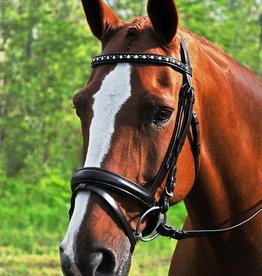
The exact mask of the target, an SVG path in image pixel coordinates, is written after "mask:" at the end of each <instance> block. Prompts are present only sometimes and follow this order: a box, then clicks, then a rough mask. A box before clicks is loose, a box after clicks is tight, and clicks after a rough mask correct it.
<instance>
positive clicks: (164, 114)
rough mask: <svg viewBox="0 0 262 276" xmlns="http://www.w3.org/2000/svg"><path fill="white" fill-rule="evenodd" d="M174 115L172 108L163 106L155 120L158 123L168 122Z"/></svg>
mask: <svg viewBox="0 0 262 276" xmlns="http://www.w3.org/2000/svg"><path fill="white" fill-rule="evenodd" d="M171 115H172V110H170V109H168V108H162V109H160V110H158V111H157V112H156V114H155V116H154V118H153V122H154V123H155V124H157V123H166V122H167V121H168V120H169V119H170V117H171Z"/></svg>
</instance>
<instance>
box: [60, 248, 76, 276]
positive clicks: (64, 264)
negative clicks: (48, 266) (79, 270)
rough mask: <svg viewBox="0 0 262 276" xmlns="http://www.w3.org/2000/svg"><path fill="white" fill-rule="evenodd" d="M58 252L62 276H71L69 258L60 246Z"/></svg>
mask: <svg viewBox="0 0 262 276" xmlns="http://www.w3.org/2000/svg"><path fill="white" fill-rule="evenodd" d="M59 251H60V260H61V268H62V271H63V274H64V275H68V276H69V275H73V274H72V273H71V271H70V268H71V265H72V263H71V260H70V258H69V257H68V256H67V255H66V254H65V253H64V249H63V247H62V246H60V247H59Z"/></svg>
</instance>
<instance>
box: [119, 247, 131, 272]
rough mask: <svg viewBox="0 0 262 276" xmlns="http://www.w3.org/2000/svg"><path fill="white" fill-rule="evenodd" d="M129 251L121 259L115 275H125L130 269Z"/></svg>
mask: <svg viewBox="0 0 262 276" xmlns="http://www.w3.org/2000/svg"><path fill="white" fill-rule="evenodd" d="M131 258H132V256H131V253H130V252H129V253H128V254H127V255H126V256H125V258H124V259H123V260H122V262H121V264H120V266H119V268H118V270H117V273H116V275H117V276H127V275H128V272H129V270H130V267H131Z"/></svg>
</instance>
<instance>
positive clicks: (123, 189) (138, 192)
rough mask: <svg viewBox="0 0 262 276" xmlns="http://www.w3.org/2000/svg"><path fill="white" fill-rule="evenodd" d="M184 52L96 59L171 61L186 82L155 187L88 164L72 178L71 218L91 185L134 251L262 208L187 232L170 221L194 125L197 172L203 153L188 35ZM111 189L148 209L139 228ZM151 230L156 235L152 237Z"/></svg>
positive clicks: (195, 233)
mask: <svg viewBox="0 0 262 276" xmlns="http://www.w3.org/2000/svg"><path fill="white" fill-rule="evenodd" d="M180 54H181V61H179V60H177V59H175V58H172V57H169V56H163V55H156V54H145V53H115V54H108V55H99V56H96V57H94V58H93V59H92V60H91V65H92V67H93V68H94V67H97V66H101V65H104V64H111V63H114V64H115V63H135V64H139V63H140V64H154V65H159V66H169V67H171V68H172V69H174V70H175V71H177V72H179V73H181V74H182V75H183V83H182V87H181V89H180V92H179V100H178V108H177V115H176V121H175V126H174V131H173V134H172V138H171V140H170V144H169V146H168V150H167V153H166V155H165V158H164V160H163V163H162V165H161V167H160V169H159V171H158V173H157V174H156V176H155V178H154V181H153V183H152V185H151V188H150V189H149V190H146V189H144V188H143V187H141V186H139V185H138V184H137V183H134V182H132V181H130V180H128V179H126V178H124V177H121V176H119V175H117V174H114V173H112V172H109V171H106V170H103V169H100V168H91V167H85V168H82V169H80V170H78V171H76V173H75V174H74V175H73V177H72V179H71V190H72V197H71V207H70V210H69V217H70V218H71V216H72V214H73V210H74V205H75V197H76V194H77V192H79V191H82V190H85V191H86V190H87V191H92V192H94V193H96V194H98V195H99V196H101V197H102V198H103V199H104V200H105V201H106V202H107V203H108V204H109V205H110V206H111V208H112V209H113V210H114V212H115V213H116V215H117V216H118V218H119V220H120V222H121V223H122V226H123V228H124V231H125V233H126V235H127V236H128V237H129V240H130V244H131V251H132V252H133V250H134V247H135V243H136V241H137V240H142V241H151V240H153V239H154V238H156V237H157V236H158V235H162V236H167V237H170V238H173V239H177V240H180V239H185V238H196V237H203V236H210V235H214V234H218V233H224V232H227V231H230V230H233V229H235V228H237V227H240V226H241V225H243V224H245V223H247V222H248V221H250V220H251V219H253V218H254V217H255V216H256V215H258V214H259V213H260V212H261V211H262V208H261V209H260V210H258V211H257V212H256V213H254V214H253V215H252V216H251V217H249V218H248V219H246V220H245V221H243V222H241V223H239V224H237V225H234V226H232V227H229V228H223V229H215V230H190V231H185V230H179V229H176V228H173V227H171V226H169V225H167V215H166V213H167V211H168V209H169V201H170V198H171V197H172V196H173V191H174V188H175V184H176V171H177V160H178V157H179V154H180V152H181V151H182V148H183V145H184V142H185V139H186V137H187V136H188V134H189V133H190V127H191V129H192V136H193V145H192V152H193V155H194V159H195V175H197V171H198V166H199V155H200V127H199V122H198V119H197V115H196V113H195V112H194V111H193V105H194V101H195V97H194V88H193V84H192V79H191V77H192V69H191V65H190V59H189V55H188V51H187V48H186V44H185V42H184V39H183V37H182V36H181V40H180ZM164 179H166V183H165V187H164V190H163V192H162V194H161V196H160V199H159V201H158V202H157V201H156V200H155V198H154V195H153V194H154V192H155V191H156V189H157V188H158V187H159V185H160V184H161V183H162V182H163V180H164ZM110 191H112V192H116V193H118V194H121V195H125V196H128V197H130V198H132V200H133V201H135V202H136V203H137V204H138V205H139V206H140V207H141V208H143V209H144V210H146V211H145V212H144V214H143V215H142V216H141V218H140V219H139V221H138V223H137V226H136V229H133V228H131V226H130V223H129V221H128V220H127V219H126V217H125V215H124V214H123V212H122V211H121V209H120V208H119V207H118V205H117V203H116V202H115V200H114V199H113V197H112V196H111V195H110V194H109V193H110ZM161 214H162V215H163V218H161ZM146 218H147V221H148V223H149V225H147V226H146V229H145V230H143V231H142V232H141V230H140V228H141V224H142V223H143V222H144V221H145V220H146ZM153 232H154V233H153ZM152 233H153V234H152ZM148 235H151V236H150V237H149V238H146V236H148Z"/></svg>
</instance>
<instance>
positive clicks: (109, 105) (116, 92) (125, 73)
mask: <svg viewBox="0 0 262 276" xmlns="http://www.w3.org/2000/svg"><path fill="white" fill-rule="evenodd" d="M130 80H131V66H130V65H129V64H126V63H123V64H118V65H117V66H116V67H115V69H114V70H113V71H111V72H110V73H109V74H108V75H106V77H105V79H104V80H103V82H102V85H101V87H100V89H99V91H98V92H97V93H96V94H95V95H94V104H93V112H94V117H93V119H92V122H91V126H90V129H89V145H88V154H87V156H86V161H85V164H84V167H100V165H101V163H102V161H103V159H104V157H105V156H106V154H107V153H108V151H109V149H110V144H111V139H112V136H113V133H114V131H115V129H114V126H115V117H116V115H117V113H118V112H119V110H120V109H121V107H122V105H123V104H124V103H125V102H126V101H127V99H128V98H129V97H130V96H131V81H130ZM90 193H91V192H87V191H81V192H78V193H77V196H76V199H75V207H74V212H73V216H72V218H71V220H70V223H69V226H68V230H67V233H66V236H65V238H64V240H63V242H62V243H61V247H62V248H63V249H64V253H65V254H66V255H67V256H68V257H69V258H70V259H71V262H74V255H75V242H76V237H77V234H78V232H79V228H80V226H81V224H82V221H83V219H84V215H85V213H86V209H87V206H88V201H89V198H90Z"/></svg>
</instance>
